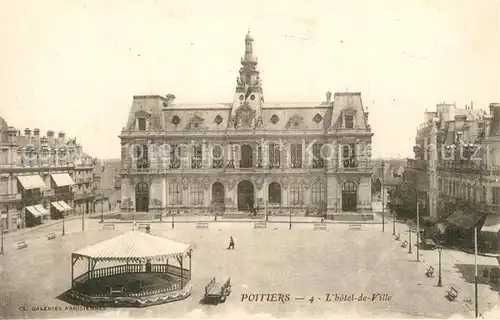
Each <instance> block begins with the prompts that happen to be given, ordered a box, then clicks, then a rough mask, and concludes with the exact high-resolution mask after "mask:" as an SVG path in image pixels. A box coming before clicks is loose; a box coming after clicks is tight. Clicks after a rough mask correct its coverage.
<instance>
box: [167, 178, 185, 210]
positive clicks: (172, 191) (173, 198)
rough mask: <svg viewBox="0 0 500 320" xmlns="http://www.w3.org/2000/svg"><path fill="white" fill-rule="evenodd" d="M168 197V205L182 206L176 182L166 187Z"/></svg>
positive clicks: (179, 190) (180, 191)
mask: <svg viewBox="0 0 500 320" xmlns="http://www.w3.org/2000/svg"><path fill="white" fill-rule="evenodd" d="M168 197H169V201H168V202H169V203H170V204H173V205H175V204H182V189H181V186H180V185H179V184H178V183H177V182H173V183H171V184H170V186H169V187H168Z"/></svg>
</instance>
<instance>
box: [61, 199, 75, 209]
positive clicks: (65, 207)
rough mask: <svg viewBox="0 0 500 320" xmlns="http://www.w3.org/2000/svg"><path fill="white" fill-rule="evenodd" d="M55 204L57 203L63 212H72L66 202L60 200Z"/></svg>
mask: <svg viewBox="0 0 500 320" xmlns="http://www.w3.org/2000/svg"><path fill="white" fill-rule="evenodd" d="M57 203H59V205H60V206H61V207H62V208H63V209H64V211H71V210H73V208H71V207H70V206H69V204H67V203H66V202H64V201H62V200H61V201H57Z"/></svg>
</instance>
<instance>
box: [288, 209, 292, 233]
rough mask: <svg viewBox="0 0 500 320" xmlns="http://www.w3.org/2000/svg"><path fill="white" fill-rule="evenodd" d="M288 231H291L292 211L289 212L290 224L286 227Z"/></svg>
mask: <svg viewBox="0 0 500 320" xmlns="http://www.w3.org/2000/svg"><path fill="white" fill-rule="evenodd" d="M288 230H292V210H290V224H289V225H288Z"/></svg>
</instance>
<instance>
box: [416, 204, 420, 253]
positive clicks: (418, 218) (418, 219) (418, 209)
mask: <svg viewBox="0 0 500 320" xmlns="http://www.w3.org/2000/svg"><path fill="white" fill-rule="evenodd" d="M419 244H420V202H418V201H417V262H420V245H419Z"/></svg>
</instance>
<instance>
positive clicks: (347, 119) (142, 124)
mask: <svg viewBox="0 0 500 320" xmlns="http://www.w3.org/2000/svg"><path fill="white" fill-rule="evenodd" d="M322 119H323V117H321V115H320V114H319V113H318V114H316V116H314V118H313V121H314V122H316V123H319V122H321V120H322ZM222 120H223V119H222V117H221V116H220V115H217V116H216V117H215V119H214V122H215V123H217V124H220V123H222ZM180 121H181V120H180V118H179V117H178V116H174V117H173V118H172V123H173V124H179V123H180ZM270 121H271V122H272V123H273V124H276V123H278V121H279V117H278V116H277V115H275V114H274V115H273V116H272V117H271V118H270ZM137 127H138V130H139V131H145V130H146V129H147V125H146V118H143V117H140V118H137ZM343 127H344V128H346V129H353V128H354V116H353V115H344V116H343Z"/></svg>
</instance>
